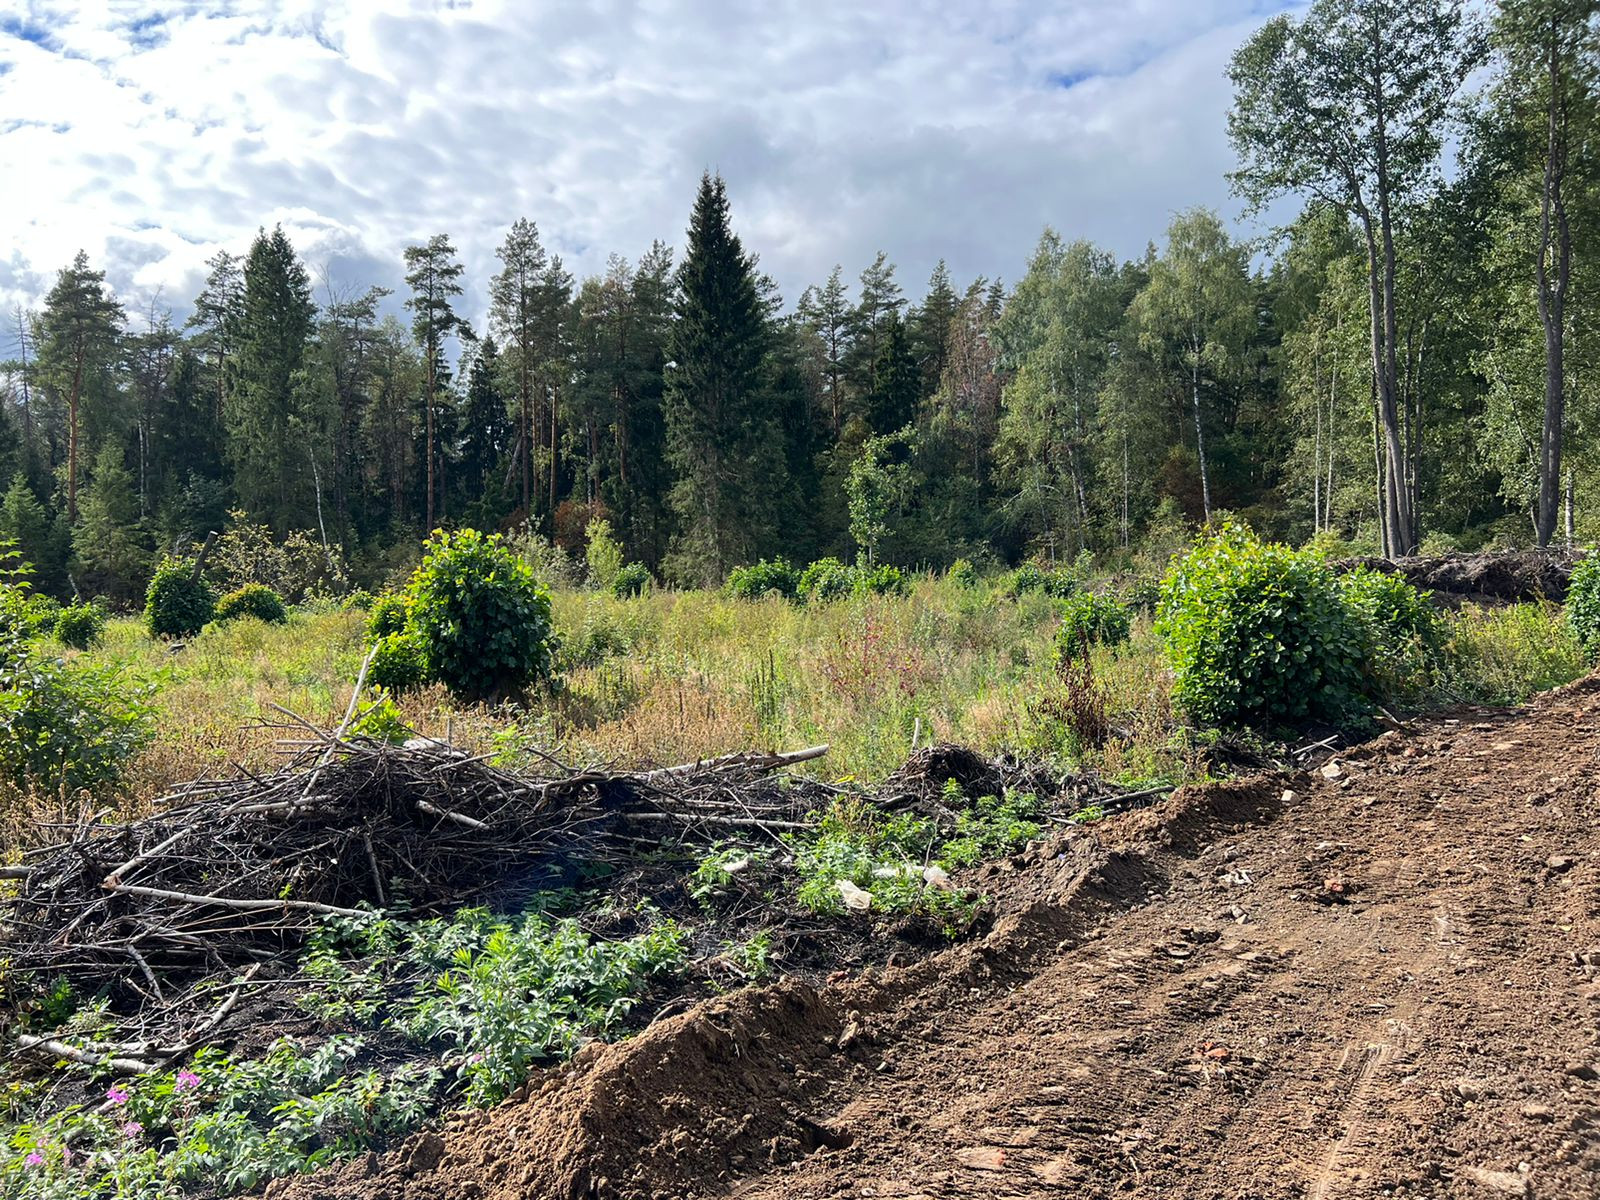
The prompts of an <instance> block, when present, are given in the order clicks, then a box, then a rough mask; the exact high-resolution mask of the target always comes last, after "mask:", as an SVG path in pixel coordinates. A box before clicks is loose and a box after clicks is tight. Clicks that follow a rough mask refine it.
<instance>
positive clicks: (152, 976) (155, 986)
mask: <svg viewBox="0 0 1600 1200" xmlns="http://www.w3.org/2000/svg"><path fill="white" fill-rule="evenodd" d="M128 953H129V954H130V955H132V956H133V961H134V962H136V963H138V964H139V970H141V971H142V972H144V977H145V978H146V979H148V980H149V981H150V987H151V989H152V990H153V991H154V992H155V994H156V1001H157V1003H162V1004H164V1003H166V999H167V998H166V997H165V996H163V995H162V994H161V984H160V983H158V982H157V981H156V973H155V972H154V971H152V970H151V969H150V964H149V963H147V962H145V960H144V955H142V954H140V953H139V948H138V947H137V946H135V945H134V944H133V943H132V942H129V943H128Z"/></svg>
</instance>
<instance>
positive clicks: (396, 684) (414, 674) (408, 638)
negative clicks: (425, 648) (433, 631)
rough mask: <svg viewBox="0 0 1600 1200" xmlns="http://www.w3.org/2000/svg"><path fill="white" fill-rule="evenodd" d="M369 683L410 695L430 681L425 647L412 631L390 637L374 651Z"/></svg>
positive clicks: (388, 635) (377, 645)
mask: <svg viewBox="0 0 1600 1200" xmlns="http://www.w3.org/2000/svg"><path fill="white" fill-rule="evenodd" d="M367 681H368V682H369V683H371V684H372V685H373V686H374V687H381V688H387V689H388V690H389V691H391V692H406V691H410V690H411V689H412V688H417V687H421V686H422V685H423V684H424V683H426V682H427V681H428V662H427V658H426V657H425V656H424V654H423V652H422V643H421V642H420V641H419V640H418V639H417V636H416V635H415V634H414V633H412V632H410V631H409V630H401V631H400V632H399V633H387V634H384V635H383V637H381V638H379V639H378V641H377V642H376V643H375V644H374V646H373V649H372V662H371V664H370V665H369V666H368V667H367Z"/></svg>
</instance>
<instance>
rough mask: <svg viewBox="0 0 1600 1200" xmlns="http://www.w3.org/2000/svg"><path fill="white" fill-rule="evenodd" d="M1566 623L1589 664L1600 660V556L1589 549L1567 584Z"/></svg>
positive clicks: (1592, 548) (1591, 548)
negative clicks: (1586, 656)
mask: <svg viewBox="0 0 1600 1200" xmlns="http://www.w3.org/2000/svg"><path fill="white" fill-rule="evenodd" d="M1567 624H1568V625H1570V626H1571V627H1572V632H1573V634H1574V636H1576V637H1577V639H1578V642H1579V644H1580V645H1582V646H1583V649H1584V653H1586V654H1587V655H1588V656H1589V661H1590V662H1594V661H1595V660H1596V659H1597V658H1600V553H1597V552H1596V551H1595V549H1594V547H1592V546H1591V547H1590V548H1589V551H1588V553H1587V554H1585V555H1584V556H1583V558H1582V560H1580V561H1579V563H1578V565H1577V566H1575V567H1573V568H1572V580H1571V582H1570V583H1568V585H1567Z"/></svg>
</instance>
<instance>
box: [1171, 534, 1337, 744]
mask: <svg viewBox="0 0 1600 1200" xmlns="http://www.w3.org/2000/svg"><path fill="white" fill-rule="evenodd" d="M1156 628H1157V632H1158V633H1159V634H1160V635H1161V637H1162V638H1163V639H1164V640H1165V641H1166V644H1167V654H1168V657H1169V659H1170V661H1171V663H1172V668H1173V672H1174V676H1175V678H1174V687H1173V694H1174V697H1175V699H1176V700H1177V701H1178V703H1179V704H1180V705H1181V706H1182V707H1183V708H1184V709H1185V710H1187V711H1188V712H1189V714H1190V715H1191V716H1193V717H1194V718H1195V719H1196V720H1199V721H1203V722H1207V723H1212V724H1237V723H1244V724H1249V723H1253V722H1267V723H1272V724H1276V723H1282V722H1289V721H1299V720H1304V719H1306V718H1319V719H1327V720H1342V719H1346V718H1348V717H1349V716H1351V715H1352V714H1353V713H1355V712H1358V711H1359V710H1360V708H1361V695H1360V693H1361V688H1362V683H1363V673H1362V665H1363V650H1364V641H1365V638H1364V633H1363V630H1362V627H1361V624H1360V622H1359V621H1358V620H1357V619H1356V617H1355V616H1354V615H1353V614H1352V613H1351V611H1350V609H1349V607H1348V606H1347V605H1346V604H1345V602H1344V597H1343V595H1342V593H1341V591H1340V588H1339V583H1338V580H1337V578H1336V577H1335V576H1334V574H1333V572H1332V571H1331V570H1329V568H1328V567H1327V565H1326V564H1325V563H1324V562H1323V561H1322V559H1321V558H1320V557H1318V556H1317V555H1315V554H1314V553H1308V552H1305V551H1300V552H1296V551H1294V550H1291V549H1290V548H1289V547H1287V546H1283V545H1278V544H1273V543H1264V542H1262V541H1260V540H1259V539H1258V538H1257V537H1256V536H1255V535H1254V534H1252V533H1251V532H1249V530H1247V529H1243V528H1241V527H1239V526H1237V525H1232V524H1229V525H1225V526H1224V527H1223V528H1222V530H1221V531H1220V532H1218V533H1216V534H1214V535H1211V536H1209V537H1206V538H1202V539H1201V540H1200V541H1198V542H1197V543H1196V544H1195V547H1194V549H1193V550H1191V551H1190V552H1189V553H1188V554H1187V555H1186V556H1184V557H1183V558H1182V559H1181V560H1179V561H1178V562H1177V563H1176V564H1174V566H1173V567H1172V569H1171V571H1170V572H1169V573H1168V575H1167V578H1166V582H1165V585H1164V589H1163V593H1162V601H1161V615H1160V620H1159V621H1158V623H1157V626H1156Z"/></svg>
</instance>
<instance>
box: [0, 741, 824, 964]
mask: <svg viewBox="0 0 1600 1200" xmlns="http://www.w3.org/2000/svg"><path fill="white" fill-rule="evenodd" d="M294 720H295V721H296V724H295V725H294V726H293V727H292V728H293V729H294V730H295V732H296V734H297V736H296V738H295V740H294V741H293V742H292V743H290V744H288V745H287V747H286V748H287V750H288V752H289V754H290V758H289V760H288V761H287V762H286V764H285V766H284V767H283V768H282V769H281V770H278V771H276V772H274V773H272V774H269V775H254V774H250V773H247V772H243V771H240V772H239V773H238V774H236V775H235V776H234V777H232V778H228V779H222V780H202V781H199V782H195V783H191V784H187V785H185V786H184V787H182V788H180V789H178V790H177V791H176V792H174V793H173V794H171V795H170V796H168V797H167V798H166V799H165V801H164V802H163V803H162V804H161V805H160V806H159V807H158V811H157V812H156V814H155V815H153V816H151V817H148V818H146V819H144V820H140V821H135V822H132V823H128V824H111V825H106V824H97V823H88V824H84V825H80V826H78V827H77V828H74V829H72V830H71V831H70V833H69V835H68V836H67V837H66V838H65V839H64V840H62V841H59V842H56V843H54V844H51V845H46V846H41V847H38V848H36V849H35V850H33V851H31V852H30V853H29V854H28V855H27V856H26V857H25V859H24V862H23V865H22V866H20V867H13V868H6V869H5V873H6V875H8V876H10V877H11V878H13V879H15V880H16V881H17V889H16V892H15V894H14V895H12V896H10V897H9V898H6V899H3V900H0V937H3V939H4V942H5V943H6V955H7V958H8V959H9V965H8V970H9V971H10V972H12V973H14V974H16V975H21V976H32V977H34V978H36V979H42V978H46V977H49V976H53V975H60V974H65V975H68V976H70V978H71V979H72V980H73V983H74V985H75V986H76V987H78V988H79V989H80V990H81V991H83V992H89V991H92V990H93V989H94V988H96V987H99V986H101V985H112V986H113V987H116V986H122V987H126V986H128V985H129V983H130V980H131V981H133V984H132V986H134V987H135V988H136V989H138V990H141V991H142V990H143V988H142V985H141V984H140V983H139V982H138V981H139V980H140V979H141V977H142V979H143V980H144V981H147V982H148V984H149V986H150V988H151V989H152V990H153V991H154V992H155V993H157V994H159V993H160V990H161V988H160V985H159V984H158V982H157V980H158V978H159V979H161V980H163V981H182V980H185V979H188V980H192V979H195V978H197V977H200V976H205V975H210V974H212V973H214V972H217V971H221V970H225V969H237V968H238V967H240V966H246V965H248V964H252V963H264V962H266V961H268V960H271V959H275V958H277V957H279V956H281V955H282V954H283V953H284V952H285V951H287V950H292V949H294V948H296V947H298V946H299V945H300V944H301V943H303V941H304V940H305V938H306V936H307V935H308V934H309V933H310V932H311V930H312V929H313V928H314V926H315V925H316V924H317V923H318V922H319V921H320V920H321V919H322V918H324V917H328V916H354V917H359V916H363V915H364V914H365V913H366V912H369V911H370V910H372V909H374V908H387V907H390V906H392V905H396V904H399V905H403V906H404V907H405V908H407V909H408V910H409V911H411V912H412V913H415V914H424V913H429V912H439V911H446V910H449V909H453V908H455V907H458V906H460V905H462V904H464V903H470V902H473V901H474V900H479V901H481V900H484V899H487V898H488V894H489V893H491V892H492V891H493V890H495V889H499V888H503V887H505V886H506V885H507V884H508V883H511V884H517V885H521V886H524V887H527V888H529V889H534V888H549V887H559V886H562V885H564V884H570V883H571V882H573V880H574V878H575V875H576V870H577V867H578V865H579V864H580V863H582V864H593V863H595V862H597V861H599V862H604V861H607V860H610V861H617V862H620V861H624V860H626V859H628V858H633V857H637V856H638V855H639V854H640V852H641V847H650V846H653V847H657V848H659V846H660V845H661V843H662V842H663V841H691V842H692V841H713V840H716V839H718V838H723V837H729V836H733V835H735V834H742V835H743V836H746V837H748V836H751V835H755V836H770V837H774V838H776V837H777V836H778V835H779V834H780V833H782V832H784V831H788V830H797V829H802V828H804V827H805V826H804V823H803V817H804V814H806V813H807V812H809V811H811V810H812V809H813V808H815V807H816V803H817V796H816V795H815V794H813V793H814V791H815V790H816V789H819V788H822V787H823V785H820V784H815V785H813V784H807V783H803V782H802V781H798V780H796V781H793V782H794V783H796V784H797V785H798V786H794V787H789V786H783V785H782V784H781V783H780V781H779V780H778V779H775V778H771V777H770V774H771V772H773V771H775V770H777V769H779V768H781V767H785V766H789V765H791V764H794V763H799V762H805V761H807V760H809V759H813V758H817V757H819V756H820V755H822V754H823V753H825V752H826V750H827V747H825V746H821V747H815V748H812V749H809V750H800V751H795V752H792V753H787V754H762V753H747V754H733V755H727V756H725V757H722V758H718V759H712V760H708V761H703V762H696V763H686V764H683V765H682V766H677V767H668V768H664V769H660V770H652V771H642V772H617V771H610V770H606V769H603V768H592V767H591V768H583V769H572V768H566V767H563V766H562V765H561V764H559V763H555V762H554V760H551V763H550V766H551V767H552V769H553V770H552V773H551V774H549V775H548V776H533V777H530V776H522V775H515V774H512V773H509V772H506V771H503V770H499V769H497V768H495V767H494V766H492V765H490V764H489V763H488V762H487V761H485V758H484V757H477V758H474V757H469V756H466V755H464V754H463V753H462V752H461V751H459V750H456V749H454V748H452V747H450V746H449V745H446V744H444V743H440V742H435V741H431V740H428V739H412V740H411V741H409V742H407V743H406V744H405V745H404V746H391V745H387V744H384V743H380V742H376V741H372V740H369V739H366V738H363V737H359V736H357V737H345V736H341V735H340V734H330V733H326V732H323V731H320V730H317V729H315V728H314V727H312V726H311V725H309V724H306V723H304V722H301V721H299V719H298V718H294Z"/></svg>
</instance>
